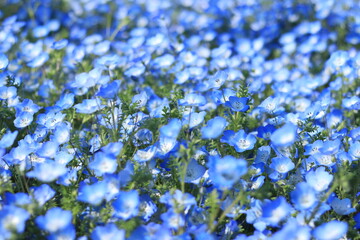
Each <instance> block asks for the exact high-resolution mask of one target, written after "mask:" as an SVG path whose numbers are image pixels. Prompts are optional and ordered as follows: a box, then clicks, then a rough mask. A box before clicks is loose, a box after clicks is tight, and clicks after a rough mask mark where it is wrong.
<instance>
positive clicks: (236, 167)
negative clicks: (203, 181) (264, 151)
mask: <svg viewBox="0 0 360 240" xmlns="http://www.w3.org/2000/svg"><path fill="white" fill-rule="evenodd" d="M208 167H209V176H210V179H211V181H212V182H213V183H214V185H215V186H216V187H218V188H231V187H232V186H233V185H234V184H235V183H236V182H237V181H239V180H240V177H241V176H242V175H244V174H245V173H246V172H247V163H246V161H245V160H244V159H238V158H235V157H233V156H225V157H223V158H221V157H219V156H210V157H209V163H208Z"/></svg>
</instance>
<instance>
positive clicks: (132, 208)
mask: <svg viewBox="0 0 360 240" xmlns="http://www.w3.org/2000/svg"><path fill="white" fill-rule="evenodd" d="M139 205H140V198H139V193H138V192H137V191H136V190H131V191H128V192H123V191H121V192H120V193H119V194H118V196H117V198H116V199H115V200H114V202H113V203H112V206H113V208H114V216H115V217H119V218H121V219H123V220H128V219H130V218H131V217H134V216H137V215H138V212H139Z"/></svg>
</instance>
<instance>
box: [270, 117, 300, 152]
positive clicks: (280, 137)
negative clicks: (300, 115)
mask: <svg viewBox="0 0 360 240" xmlns="http://www.w3.org/2000/svg"><path fill="white" fill-rule="evenodd" d="M296 131H297V127H296V126H295V125H293V124H292V123H287V124H285V125H284V126H282V127H281V128H279V129H277V130H276V131H275V132H273V133H272V134H271V137H270V139H271V143H273V144H274V145H275V146H278V147H287V146H290V145H292V144H293V143H294V142H295V140H296Z"/></svg>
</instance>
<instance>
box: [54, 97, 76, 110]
mask: <svg viewBox="0 0 360 240" xmlns="http://www.w3.org/2000/svg"><path fill="white" fill-rule="evenodd" d="M74 98H75V95H74V94H73V93H65V94H62V95H61V96H60V99H59V100H58V101H57V102H56V103H55V106H58V107H60V108H61V110H64V109H68V108H71V107H72V106H73V105H74Z"/></svg>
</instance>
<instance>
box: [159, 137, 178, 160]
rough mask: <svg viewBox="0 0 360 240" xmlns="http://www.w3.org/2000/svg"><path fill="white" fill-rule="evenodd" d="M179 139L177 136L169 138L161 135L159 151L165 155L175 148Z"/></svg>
mask: <svg viewBox="0 0 360 240" xmlns="http://www.w3.org/2000/svg"><path fill="white" fill-rule="evenodd" d="M177 143H178V141H177V140H176V138H169V137H163V136H160V138H159V141H158V142H157V153H158V154H161V155H165V154H167V153H169V152H170V151H171V150H173V149H174V147H175V146H176V144H177Z"/></svg>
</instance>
